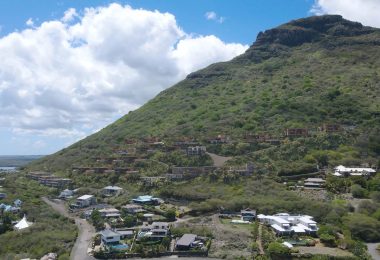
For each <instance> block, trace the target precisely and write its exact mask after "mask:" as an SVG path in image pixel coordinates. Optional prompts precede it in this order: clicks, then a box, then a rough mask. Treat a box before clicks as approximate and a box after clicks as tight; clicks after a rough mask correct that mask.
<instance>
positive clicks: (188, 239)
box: [177, 234, 197, 246]
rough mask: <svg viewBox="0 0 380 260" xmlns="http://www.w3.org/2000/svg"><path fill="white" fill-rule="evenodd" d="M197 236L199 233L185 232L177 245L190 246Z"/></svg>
mask: <svg viewBox="0 0 380 260" xmlns="http://www.w3.org/2000/svg"><path fill="white" fill-rule="evenodd" d="M196 238H197V235H194V234H184V235H183V236H182V237H181V238H180V239H178V241H177V246H190V245H191V243H193V242H194V241H195V239H196Z"/></svg>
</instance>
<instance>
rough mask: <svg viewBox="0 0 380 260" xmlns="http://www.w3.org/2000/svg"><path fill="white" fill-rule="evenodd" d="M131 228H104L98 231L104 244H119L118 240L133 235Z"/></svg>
mask: <svg viewBox="0 0 380 260" xmlns="http://www.w3.org/2000/svg"><path fill="white" fill-rule="evenodd" d="M133 235H134V232H133V230H117V229H105V230H103V231H101V232H100V236H101V240H102V242H103V244H105V245H115V244H119V243H120V240H123V239H126V238H131V237H133Z"/></svg>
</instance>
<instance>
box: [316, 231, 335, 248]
mask: <svg viewBox="0 0 380 260" xmlns="http://www.w3.org/2000/svg"><path fill="white" fill-rule="evenodd" d="M319 238H320V239H321V242H322V243H323V244H325V245H326V246H329V247H336V239H335V237H334V236H332V235H330V234H322V235H320V236H319Z"/></svg>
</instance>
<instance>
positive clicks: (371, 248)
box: [367, 243, 380, 260]
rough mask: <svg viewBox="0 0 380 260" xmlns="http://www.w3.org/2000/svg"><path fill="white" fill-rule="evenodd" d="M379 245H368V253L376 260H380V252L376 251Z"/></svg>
mask: <svg viewBox="0 0 380 260" xmlns="http://www.w3.org/2000/svg"><path fill="white" fill-rule="evenodd" d="M378 245H380V243H367V246H368V253H369V254H370V255H371V256H372V258H373V259H374V260H380V252H379V250H377V249H376V247H377V246H378Z"/></svg>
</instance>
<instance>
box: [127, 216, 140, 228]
mask: <svg viewBox="0 0 380 260" xmlns="http://www.w3.org/2000/svg"><path fill="white" fill-rule="evenodd" d="M136 222H137V218H136V217H135V216H131V215H127V216H125V217H124V225H125V226H126V227H133V226H134V225H136Z"/></svg>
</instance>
